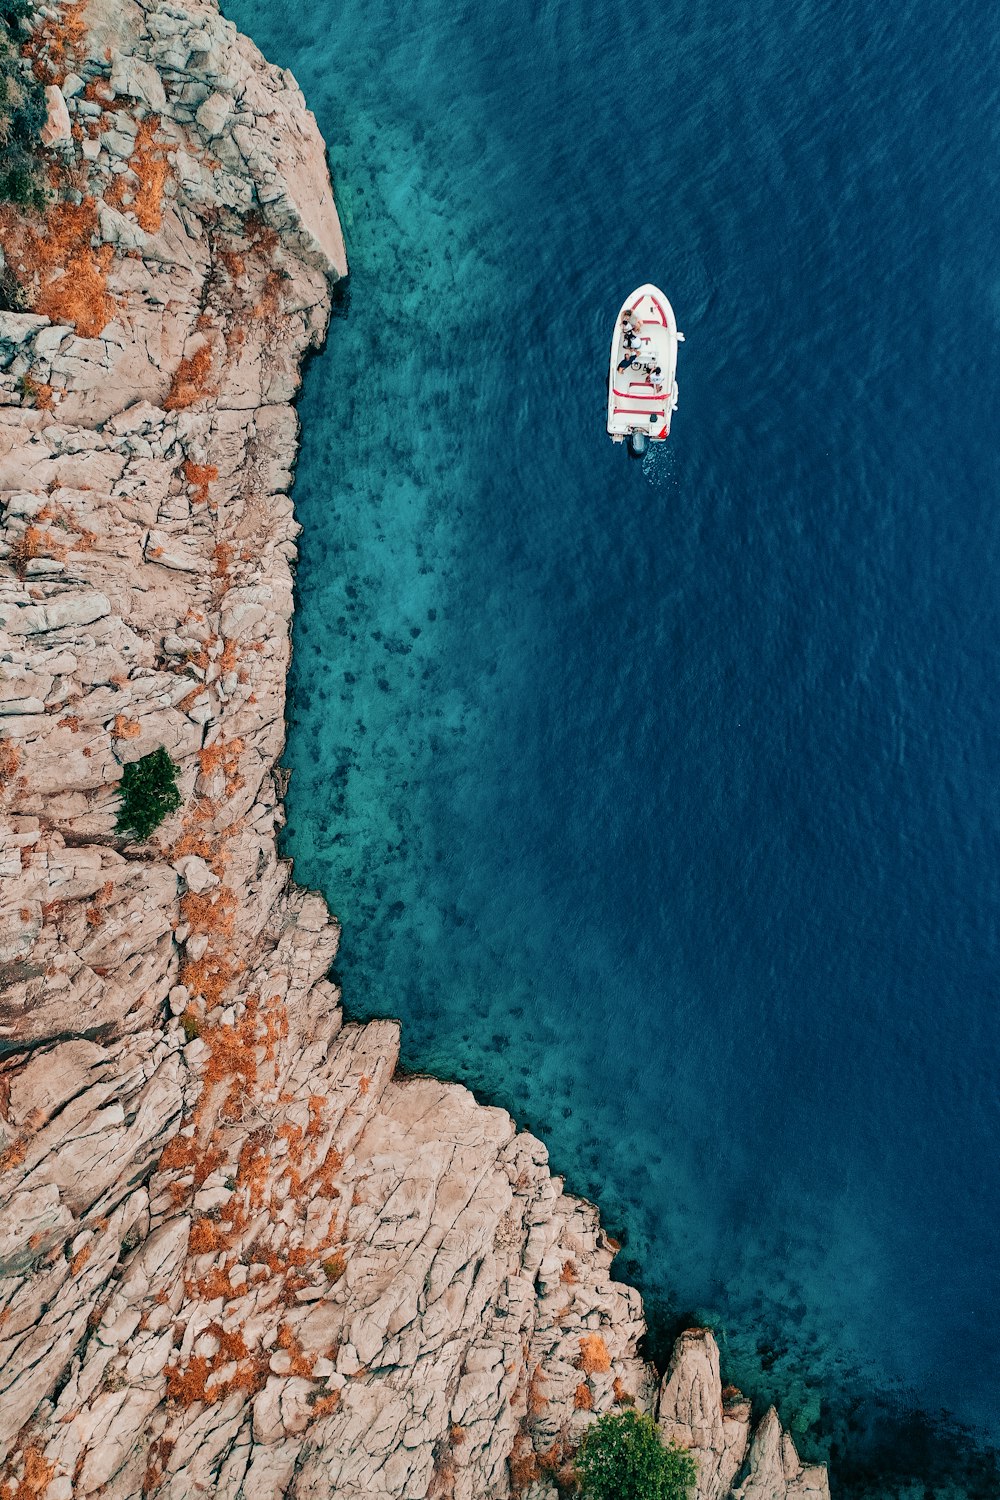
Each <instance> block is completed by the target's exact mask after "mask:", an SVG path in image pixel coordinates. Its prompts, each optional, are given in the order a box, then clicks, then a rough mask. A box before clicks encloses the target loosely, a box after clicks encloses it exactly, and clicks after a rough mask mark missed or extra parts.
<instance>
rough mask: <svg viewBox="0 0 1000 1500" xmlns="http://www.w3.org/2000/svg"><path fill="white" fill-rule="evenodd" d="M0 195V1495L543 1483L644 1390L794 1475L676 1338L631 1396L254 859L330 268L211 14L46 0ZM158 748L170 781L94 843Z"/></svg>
mask: <svg viewBox="0 0 1000 1500" xmlns="http://www.w3.org/2000/svg"><path fill="white" fill-rule="evenodd" d="M33 28H34V31H33V39H32V41H31V44H30V58H31V63H32V66H33V67H34V70H35V73H36V76H38V77H39V78H40V79H41V80H42V81H43V82H44V83H45V84H46V85H47V88H48V104H49V123H48V126H47V127H46V133H45V139H46V141H47V143H48V145H47V160H46V164H45V167H46V171H47V173H48V174H49V178H50V181H51V186H52V194H51V197H52V201H51V203H50V205H49V206H48V208H46V209H45V210H44V211H42V212H39V213H34V212H33V213H30V214H25V213H23V212H21V211H18V210H15V209H13V208H11V207H9V206H8V207H5V208H3V209H2V210H0V246H2V249H3V254H4V267H3V285H4V288H5V293H6V299H7V302H6V305H7V306H9V307H13V308H14V309H16V310H10V311H4V312H0V371H2V374H0V491H2V496H0V498H2V504H3V529H2V544H3V547H2V563H0V660H2V664H3V672H2V703H0V709H2V722H0V819H2V822H3V856H2V858H3V864H2V868H0V884H2V940H3V952H2V954H0V980H2V987H0V1049H2V1056H0V1184H2V1193H0V1496H3V1497H7V1496H15V1495H16V1496H17V1497H19V1500H23V1497H26V1496H45V1497H47V1500H67V1497H70V1496H76V1495H80V1496H84V1495H91V1494H98V1493H100V1494H102V1495H106V1496H115V1497H125V1496H138V1495H144V1494H152V1495H164V1496H174V1497H177V1500H180V1497H182V1496H190V1495H193V1494H198V1493H201V1492H203V1491H205V1490H207V1489H209V1488H211V1489H213V1490H214V1491H215V1492H216V1493H217V1494H219V1495H220V1496H224V1497H229V1496H232V1497H236V1496H244V1497H251V1496H260V1497H264V1496H267V1497H271V1496H274V1495H276V1494H287V1495H295V1496H306V1495H313V1496H325V1495H330V1494H336V1495H338V1496H342V1497H354V1496H357V1497H360V1496H398V1497H418V1496H421V1497H422V1496H428V1497H444V1496H455V1497H466V1500H473V1497H483V1496H505V1495H508V1494H510V1493H520V1494H524V1495H530V1496H532V1497H533V1500H541V1497H542V1496H554V1495H555V1494H556V1492H557V1487H559V1486H565V1485H566V1484H567V1483H569V1482H570V1481H571V1475H572V1457H573V1453H574V1451H575V1447H576V1445H577V1444H578V1442H579V1439H580V1435H581V1433H582V1431H583V1430H584V1429H585V1427H586V1425H587V1424H588V1423H589V1422H590V1421H591V1420H593V1417H594V1415H595V1414H599V1413H601V1412H604V1411H607V1410H609V1409H611V1408H612V1407H613V1406H615V1405H616V1404H617V1405H621V1404H623V1403H636V1404H638V1405H639V1406H641V1407H643V1408H645V1409H647V1410H655V1411H656V1412H657V1413H658V1418H659V1421H660V1423H661V1426H662V1427H663V1429H664V1431H665V1433H666V1434H668V1435H670V1436H674V1437H676V1438H678V1439H679V1440H680V1441H683V1442H685V1443H688V1444H690V1445H692V1446H693V1447H694V1448H695V1450H696V1452H697V1454H698V1457H699V1485H698V1494H699V1496H700V1497H702V1500H724V1497H726V1496H729V1495H732V1496H734V1497H741V1500H782V1497H786V1496H787V1497H807V1496H809V1497H821V1496H826V1495H828V1493H829V1490H828V1485H827V1479H826V1473H825V1470H823V1469H818V1468H808V1467H807V1468H803V1466H802V1465H801V1464H800V1463H799V1460H798V1458H797V1455H796V1453H795V1449H794V1446H793V1444H792V1442H791V1439H790V1438H789V1437H788V1436H787V1435H785V1434H783V1433H782V1432H781V1428H780V1425H779V1423H778V1420H777V1417H776V1415H775V1414H774V1413H773V1412H769V1413H768V1414H767V1415H766V1416H765V1417H764V1419H763V1420H762V1421H761V1422H760V1423H759V1424H758V1426H757V1427H756V1430H755V1431H754V1433H753V1436H752V1441H751V1421H750V1407H749V1403H748V1402H747V1401H745V1400H744V1399H743V1398H742V1397H741V1396H740V1395H739V1393H738V1392H734V1391H726V1392H723V1388H722V1383H721V1379H720V1374H719V1359H718V1350H717V1348H716V1346H715V1342H714V1339H713V1338H712V1336H711V1334H709V1333H707V1332H705V1331H704V1330H692V1331H690V1332H689V1333H687V1334H685V1335H683V1336H682V1338H681V1339H680V1340H678V1343H677V1346H676V1347H675V1350H674V1355H673V1359H672V1361H671V1365H670V1368H669V1370H668V1371H667V1374H666V1376H665V1377H664V1378H663V1381H662V1383H661V1382H659V1380H658V1378H657V1375H656V1372H655V1371H654V1370H653V1368H652V1367H651V1366H650V1365H648V1364H647V1363H645V1362H644V1361H643V1360H642V1358H641V1357H640V1355H639V1353H638V1346H639V1340H640V1338H641V1337H642V1334H643V1332H644V1323H643V1317H642V1306H641V1301H640V1298H639V1295H638V1293H637V1292H636V1291H635V1290H634V1289H632V1288H630V1287H627V1286H624V1285H622V1284H620V1283H618V1282H615V1281H613V1280H612V1279H611V1274H610V1268H611V1263H612V1259H613V1255H614V1246H613V1244H612V1243H611V1242H610V1241H609V1240H608V1239H607V1237H606V1236H605V1234H604V1233H603V1231H602V1230H601V1228H600V1225H599V1222H598V1218H597V1212H596V1210H595V1209H594V1208H593V1207H592V1206H591V1205H590V1204H588V1203H585V1202H582V1201H581V1200H579V1199H576V1198H573V1197H571V1196H569V1195H567V1194H565V1193H563V1192H562V1187H561V1183H560V1181H559V1180H558V1179H555V1178H553V1177H552V1176H551V1174H550V1172H549V1169H548V1163H547V1157H546V1152H545V1148H544V1146H543V1145H542V1144H541V1143H540V1142H539V1141H537V1140H535V1139H533V1138H532V1137H531V1136H529V1135H526V1134H524V1133H519V1132H517V1130H516V1128H515V1126H514V1124H513V1122H512V1121H511V1119H510V1117H509V1116H508V1115H507V1114H506V1113H504V1112H503V1111H502V1110H498V1109H491V1108H485V1107H483V1106H481V1105H479V1104H477V1103H476V1101H475V1100H474V1099H473V1097H472V1096H471V1095H470V1094H469V1093H468V1091H467V1090H465V1089H463V1088H461V1087H459V1086H458V1085H454V1084H444V1083H439V1082H437V1081H435V1080H433V1079H430V1078H412V1077H402V1076H398V1075H397V1074H396V1071H395V1069H396V1061H397V1055H398V1041H399V1038H398V1028H397V1027H396V1025H395V1024H394V1023H391V1022H387V1021H382V1022H373V1023H370V1024H367V1025H353V1024H349V1023H346V1022H345V1021H344V1020H343V1017H342V1013H341V1009H340V1003H339V1002H340V996H339V992H338V990H337V989H336V987H335V986H334V985H333V984H332V983H331V982H330V980H329V979H328V978H327V975H328V973H329V971H330V966H331V963H332V961H333V958H334V955H335V953H336V950H337V942H338V937H339V928H338V925H337V922H336V919H335V918H334V917H332V916H331V915H330V913H329V912H328V910H327V908H326V906H325V904H324V903H323V901H322V900H321V899H320V898H319V897H318V896H316V895H315V894H312V893H309V892H306V891H303V890H301V889H299V888H297V887H296V886H295V885H294V884H293V883H292V881H291V879H290V871H289V867H288V865H287V864H286V863H285V862H283V861H281V860H280V859H279V858H278V857H277V852H276V846H275V834H276V831H277V829H278V827H279V826H280V824H281V821H282V808H281V785H280V773H279V772H278V771H276V769H275V766H276V761H277V758H278V756H279V755H280V753H281V749H282V745H283V741H284V693H285V675H286V670H287V666H288V659H289V650H290V638H289V632H290V622H291V616H292V568H293V565H294V561H295V556H296V541H295V538H296V534H297V531H298V527H297V524H296V522H295V519H294V515H293V510H292V504H291V500H290V498H289V489H290V486H291V478H292V472H293V468H294V462H295V455H296V448H297V423H296V417H295V413H294V410H293V407H292V402H293V400H294V397H295V394H296V391H297V389H298V383H299V372H300V365H301V361H302V359H303V357H304V355H305V354H306V352H307V351H308V350H309V349H311V348H316V347H318V346H319V344H320V343H321V341H322V339H323V337H324V335H325V330H326V324H327V319H328V315H329V308H330V286H331V283H332V282H334V281H335V280H336V279H337V278H340V277H342V276H344V275H345V274H346V270H347V264H346V259H345V256H344V247H343V241H342V238H341V234H340V228H339V224H338V221H337V215H336V209H335V207H334V202H333V195H332V191H331V187H330V182H329V176H328V172H327V167H326V162H325V153H324V148H323V143H322V141H321V139H320V136H319V133H318V131H317V128H316V125H315V121H314V120H313V118H312V116H311V115H310V114H309V113H308V111H307V109H306V107H305V103H304V101H303V99H302V96H301V94H300V93H299V91H298V89H297V87H296V85H295V82H294V80H293V79H292V78H291V75H290V74H288V73H287V72H283V71H282V70H280V69H277V68H274V67H271V66H270V65H268V64H267V63H265V61H264V60H263V59H262V58H261V56H260V54H259V53H258V52H257V51H256V49H255V48H254V47H253V45H252V44H251V43H250V42H248V41H247V40H246V39H245V38H242V37H240V36H239V35H238V34H237V32H236V31H235V29H234V28H233V26H232V25H231V24H230V23H228V22H226V21H224V20H223V19H222V18H221V17H220V15H219V13H218V11H217V9H216V8H215V7H214V5H212V4H210V3H209V0H185V3H184V4H178V3H163V4H156V3H145V0H143V3H135V0H84V3H74V4H70V5H68V6H65V7H63V8H62V9H56V8H54V7H50V6H46V7H45V8H43V9H41V10H40V11H38V12H37V13H36V16H35V18H34V22H33ZM159 746H164V747H166V749H167V751H168V752H169V754H170V756H171V757H172V758H173V759H174V760H175V761H176V762H177V763H178V764H179V765H180V767H181V776H180V782H179V786H180V791H181V794H182V806H181V808H180V810H179V811H178V812H177V813H176V814H174V815H172V816H171V817H170V818H169V819H168V820H167V821H166V822H165V823H164V824H163V825H162V827H161V828H159V829H158V830H157V832H156V834H155V835H154V836H153V838H152V839H151V840H150V841H149V842H147V843H145V844H136V843H129V842H127V841H126V840H125V839H123V838H122V837H120V836H119V835H117V834H116V832H115V824H116V813H117V806H118V797H117V792H116V788H117V785H118V783H119V781H120V779H121V775H122V768H123V766H124V765H126V764H128V763H130V762H132V761H134V760H137V759H138V758H140V757H142V756H144V755H146V754H147V753H148V752H150V751H151V750H153V749H156V748H157V747H159Z"/></svg>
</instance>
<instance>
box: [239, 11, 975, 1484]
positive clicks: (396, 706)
mask: <svg viewBox="0 0 1000 1500" xmlns="http://www.w3.org/2000/svg"><path fill="white" fill-rule="evenodd" d="M226 10H227V13H228V14H229V15H230V16H231V17H232V18H233V19H234V20H235V21H236V22H237V23H238V25H239V26H240V27H242V28H243V29H245V30H247V31H248V32H249V33H250V34H251V35H252V36H253V37H254V39H255V40H256V41H257V42H258V44H259V45H260V46H261V47H262V49H263V50H264V51H265V53H266V54H267V55H268V57H270V58H271V59H272V60H275V61H277V62H280V63H282V64H284V65H287V66H289V67H291V68H292V69H293V71H294V72H295V74H296V76H297V78H298V80H299V82H300V83H301V85H302V87H303V88H304V90H305V93H306V95H307V97H308V99H309V102H310V104H311V106H312V108H313V109H314V110H315V111H316V113H317V115H318V118H319V123H320V126H321V128H322V130H323V133H324V135H325V137H326V140H327V142H328V144H329V148H330V155H331V161H332V167H333V174H334V180H335V185H336V191H337V197H338V202H339V204H340V208H341V211H342V216H343V220H344V225H345V231H346V237H347V244H348V252H349V256H350V260H351V266H352V274H351V279H350V286H349V291H348V293H347V295H346V297H344V298H342V299H341V302H340V305H339V307H338V318H337V320H336V321H335V322H334V325H333V327H332V331H331V336H330V341H329V345H328V347H327V349H326V351H325V353H324V354H323V355H322V357H321V358H320V359H318V360H316V361H315V362H314V363H313V364H312V366H311V367H310V369H309V372H308V377H307V380H306V385H305V392H304V396H303V400H302V403H301V415H302V419H303V423H304V428H305V441H304V446H303V451H302V459H301V464H300V468H299V473H298V478H297V481H296V492H295V498H296V503H297V507H298V513H299V515H300V517H301V519H302V521H303V523H304V526H305V532H304V535H303V538H302V544H301V545H302V558H301V564H300V568H299V574H298V581H299V598H298V613H297V617H296V623H295V637H294V640H295V655H294V663H293V670H292V678H291V696H290V702H289V725H290V737H289V744H288V751H287V763H288V764H289V765H290V766H291V768H292V771H293V776H292V781H291V790H290V794H289V802H288V805H289V827H288V832H287V839H286V851H287V852H288V853H290V854H291V855H293V856H294V858H295V872H296V876H297V878H298V879H299V880H300V881H302V882H305V883H307V884H310V885H315V886H318V887H320V888H321V889H322V890H323V891H324V892H325V893H326V895H327V896H328V897H329V899H330V901H331V904H332V905H333V907H334V909H335V910H336V911H337V913H338V914H339V916H340V917H341V919H342V920H343V923H344V938H343V946H342V950H341V955H340V958H339V959H338V969H339V973H340V977H341V979H342V981H343V985H344V994H345V1000H346V1003H347V1006H348V1008H349V1009H350V1010H351V1011H352V1012H353V1013H354V1014H356V1015H361V1016H366V1015H396V1016H399V1017H400V1018H401V1019H402V1021H403V1024H404V1031H403V1051H404V1059H405V1060H406V1062H407V1063H409V1064H410V1065H411V1066H414V1067H419V1068H423V1069H428V1070H432V1071H434V1072H436V1073H440V1074H441V1075H443V1076H446V1077H452V1078H457V1079H461V1080H464V1081H465V1082H467V1083H468V1084H469V1085H470V1086H471V1087H473V1088H474V1089H475V1090H476V1091H477V1093H478V1094H479V1096H480V1097H481V1098H484V1099H488V1100H491V1101H495V1102H498V1103H501V1104H503V1105H505V1106H506V1107H508V1108H509V1109H510V1110H511V1111H512V1112H513V1113H514V1115H515V1116H516V1118H517V1119H518V1121H519V1122H520V1123H521V1124H522V1125H525V1126H528V1127H530V1128H531V1129H533V1130H535V1131H537V1132H538V1133H539V1134H540V1135H541V1136H542V1137H543V1138H544V1140H545V1141H546V1142H547V1144H548V1146H549V1149H550V1152H551V1158H552V1162H553V1166H554V1168H555V1169H557V1170H558V1171H560V1172H564V1173H565V1174H566V1177H567V1181H568V1184H569V1186H570V1187H571V1188H572V1189H574V1190H576V1191H578V1192H581V1193H584V1194H587V1195H588V1196H590V1197H592V1198H594V1199H595V1200H596V1201H597V1202H598V1203H599V1204H600V1207H601V1210H602V1213H603V1215H604V1220H605V1222H606V1224H607V1225H608V1227H609V1229H610V1230H611V1231H612V1232H613V1233H615V1234H617V1235H618V1236H619V1237H620V1238H621V1239H622V1240H623V1241H624V1249H623V1251H622V1255H621V1257H620V1259H619V1262H618V1267H619V1273H620V1274H622V1275H625V1276H627V1277H629V1278H632V1279H635V1280H636V1281H637V1282H638V1284H639V1285H640V1286H641V1288H642V1289H643V1292H644V1294H645V1296H646V1299H647V1308H648V1310H649V1315H650V1319H651V1322H652V1324H653V1329H654V1339H653V1344H654V1348H655V1349H656V1350H657V1352H658V1353H659V1354H660V1355H661V1356H662V1354H663V1352H664V1351H665V1349H666V1347H667V1344H666V1339H667V1337H668V1336H669V1334H670V1333H671V1332H672V1331H673V1330H674V1329H675V1328H676V1327H677V1326H678V1325H679V1324H680V1323H681V1322H682V1321H684V1320H689V1319H697V1320H699V1321H703V1322H708V1323H711V1324H712V1326H713V1327H715V1328H716V1330H717V1332H718V1335H719V1339H720V1342H721V1345H722V1349H723V1359H724V1366H725V1372H726V1374H727V1375H728V1377H729V1378H730V1379H732V1380H734V1381H736V1382H738V1383H739V1384H741V1385H743V1386H744V1388H745V1389H747V1390H748V1391H749V1392H751V1393H752V1394H753V1395H754V1397H755V1399H756V1400H757V1401H758V1402H760V1403H763V1402H765V1401H767V1400H771V1399H773V1400H776V1401H777V1402H778V1404H779V1406H780V1409H781V1413H782V1416H783V1418H784V1419H785V1420H786V1421H787V1422H789V1423H790V1424H791V1425H792V1427H793V1429H794V1431H795V1433H796V1437H797V1440H798V1441H799V1443H800V1446H801V1448H802V1449H803V1451H805V1452H806V1453H808V1454H811V1455H825V1456H829V1457H830V1458H831V1459H832V1462H833V1464H834V1488H835V1493H836V1494H837V1495H840V1496H846V1495H851V1496H876V1495H878V1496H881V1495H890V1494H891V1495H899V1496H903V1495H905V1496H906V1497H908V1500H918V1497H919V1500H925V1497H926V1496H929V1495H934V1496H949V1497H955V1500H958V1497H963V1496H974V1495H975V1496H984V1497H985V1496H996V1495H997V1494H998V1493H1000V1480H998V1476H997V1472H996V1468H995V1466H994V1464H993V1461H992V1459H991V1457H990V1454H991V1452H992V1450H993V1449H994V1448H995V1445H996V1444H997V1443H998V1441H1000V1403H998V1382H1000V1352H998V1351H1000V1295H998V1291H1000V1288H998V1275H997V1235H998V1210H1000V1164H998V1130H1000V1108H998V1093H997V1077H998V1072H1000V1020H998V989H1000V984H998V974H1000V969H998V946H1000V775H998V767H1000V701H998V697H1000V695H998V686H997V652H998V644H1000V507H998V499H1000V483H998V481H1000V466H998V457H997V446H996V444H997V435H998V421H997V413H998V410H1000V378H998V365H997V338H998V326H1000V265H998V261H997V246H998V245H1000V191H998V186H1000V184H998V145H1000V107H998V106H1000V97H998V79H1000V41H998V38H1000V27H998V26H997V24H996V21H997V17H996V11H995V7H994V6H993V5H992V4H987V3H986V0H968V3H966V4H964V5H962V6H958V7H951V8H949V9H948V10H947V11H942V9H941V7H940V6H938V5H936V4H932V3H931V0H900V3H897V4H895V5H892V6H889V5H886V4H885V3H884V0H840V3H838V4H834V3H832V0H758V3H757V4H755V5H752V6H751V5H733V4H724V3H722V0H685V3H680V0H660V3H659V4H656V5H650V4H638V3H636V0H630V3H625V0H602V3H600V4H583V3H579V0H578V3H575V4H574V3H569V0H560V3H552V0H541V3H539V0H497V3H494V4H492V5H475V6H473V5H470V4H465V3H461V0H459V3H455V0H447V3H446V0H397V3H394V4H392V5H389V4H378V3H373V0H315V3H313V4H311V5H309V6H281V5H275V4H272V3H265V0H228V3H227V5H226ZM646 280H653V281H655V282H657V283H659V284H660V285H661V286H662V287H663V288H664V290H665V291H666V292H667V294H668V295H669V296H670V298H671V300H672V301H673V303H674V306H675V308H676V311H677V315H678V321H679V324H680V326H681V327H682V328H683V329H684V331H685V332H686V334H687V342H686V344H684V345H683V346H682V348H681V353H680V363H679V379H680V386H681V403H680V410H679V411H678V413H677V415H676V417H675V419H674V430H673V437H672V439H671V441H670V444H669V446H668V447H666V448H660V449H658V450H656V451H655V452H654V453H653V454H652V455H651V456H650V457H649V458H648V459H647V460H646V461H645V462H642V463H639V462H630V461H629V460H628V459H627V458H626V455H625V454H624V453H623V451H622V450H621V449H620V448H615V447H613V446H612V444H611V443H610V442H609V441H608V439H607V438H606V437H605V435H604V433H603V423H604V403H605V370H606V359H607V348H608V343H609V339H610V334H611V324H612V321H613V318H614V315H615V311H616V309H617V307H618V305H619V303H620V302H621V300H622V298H623V297H624V295H625V294H626V293H627V292H628V291H629V290H630V289H631V288H632V287H633V286H635V285H637V284H639V283H640V282H643V281H646Z"/></svg>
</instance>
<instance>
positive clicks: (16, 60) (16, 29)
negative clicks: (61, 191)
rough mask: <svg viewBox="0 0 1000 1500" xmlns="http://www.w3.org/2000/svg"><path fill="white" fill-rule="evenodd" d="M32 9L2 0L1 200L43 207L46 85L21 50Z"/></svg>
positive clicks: (17, 0)
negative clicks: (37, 76) (36, 75)
mask: <svg viewBox="0 0 1000 1500" xmlns="http://www.w3.org/2000/svg"><path fill="white" fill-rule="evenodd" d="M31 11H32V7H31V5H30V3H29V0H0V202H4V203H20V204H23V205H24V206H25V207H27V208H41V207H42V205H43V204H44V202H45V186H44V177H43V169H42V165H41V158H40V155H39V153H40V149H41V132H42V126H43V125H44V124H45V119H46V115H47V109H46V105H45V88H44V85H43V84H42V83H41V82H40V81H39V79H38V78H36V77H35V74H34V73H33V71H32V69H31V64H30V61H29V60H28V59H27V58H25V57H23V56H22V55H21V54H22V48H23V46H24V43H25V40H26V38H27V34H28V33H27V24H26V23H27V18H28V16H30V15H31Z"/></svg>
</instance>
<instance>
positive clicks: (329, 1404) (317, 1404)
mask: <svg viewBox="0 0 1000 1500" xmlns="http://www.w3.org/2000/svg"><path fill="white" fill-rule="evenodd" d="M311 1405H312V1414H313V1416H314V1417H328V1416H329V1415H330V1413H331V1412H332V1411H336V1410H337V1407H338V1406H339V1405H340V1392H339V1391H328V1392H327V1394H326V1395H325V1396H317V1397H316V1400H315V1401H313V1402H312V1403H311Z"/></svg>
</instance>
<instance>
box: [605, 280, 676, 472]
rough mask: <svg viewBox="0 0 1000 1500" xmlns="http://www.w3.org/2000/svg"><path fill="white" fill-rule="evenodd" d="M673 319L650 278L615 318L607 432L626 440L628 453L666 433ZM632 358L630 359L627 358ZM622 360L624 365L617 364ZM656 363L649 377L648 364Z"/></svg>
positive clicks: (672, 398) (672, 404)
mask: <svg viewBox="0 0 1000 1500" xmlns="http://www.w3.org/2000/svg"><path fill="white" fill-rule="evenodd" d="M627 314H630V315H631V327H632V329H633V330H634V343H633V345H632V347H629V346H628V344H627V343H626V337H625V335H626V331H627V328H628V326H629V325H628V324H627V323H626V315H627ZM683 342H684V335H683V333H678V332H677V319H676V318H675V317H674V310H673V308H672V307H671V306H670V303H669V302H668V301H667V299H666V297H665V296H664V295H663V293H662V292H661V291H660V289H659V287H655V286H653V285H652V283H651V282H647V283H646V285H645V286H641V287H639V288H638V289H637V290H636V291H634V292H632V293H631V295H630V296H628V297H626V298H625V301H624V302H623V303H622V305H621V307H620V309H619V312H618V316H617V318H616V319H615V331H614V333H613V335H612V337H611V367H610V370H609V372H608V433H609V435H610V436H611V438H612V439H613V441H614V442H616V443H624V442H627V443H628V446H629V451H630V452H631V453H633V454H636V455H638V454H642V453H645V452H646V449H647V447H648V446H649V444H650V443H662V442H665V441H666V439H667V438H668V437H669V436H670V418H671V416H672V415H673V413H674V412H675V411H676V410H677V345H678V344H682V343H683ZM630 361H631V362H630ZM622 364H625V368H624V369H619V366H620V365H622ZM657 366H658V367H659V372H660V373H659V375H655V376H654V375H652V374H651V373H650V367H652V368H653V369H655V368H656V367H657Z"/></svg>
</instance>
